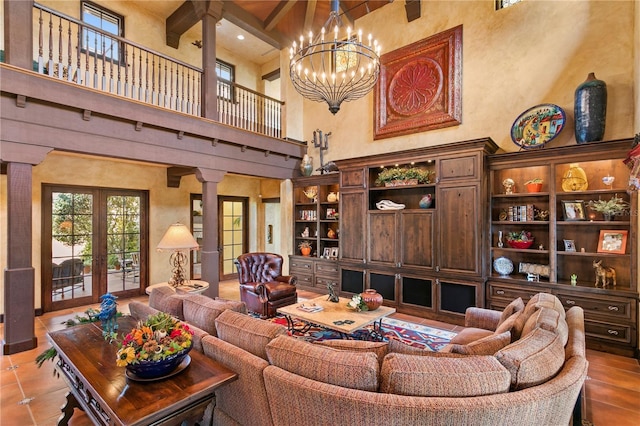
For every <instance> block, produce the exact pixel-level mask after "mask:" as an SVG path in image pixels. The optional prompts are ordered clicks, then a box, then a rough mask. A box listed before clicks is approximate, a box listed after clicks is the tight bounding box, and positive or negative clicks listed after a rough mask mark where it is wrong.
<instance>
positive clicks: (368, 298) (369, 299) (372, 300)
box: [360, 288, 382, 311]
mask: <svg viewBox="0 0 640 426" xmlns="http://www.w3.org/2000/svg"><path fill="white" fill-rule="evenodd" d="M360 296H362V301H363V302H364V304H365V305H367V309H369V310H370V311H375V310H376V309H378V308H379V307H380V306H381V305H382V295H381V294H380V293H378V292H377V291H375V290H374V289H372V288H369V289H367V290H365V291H364V293H361V294H360Z"/></svg>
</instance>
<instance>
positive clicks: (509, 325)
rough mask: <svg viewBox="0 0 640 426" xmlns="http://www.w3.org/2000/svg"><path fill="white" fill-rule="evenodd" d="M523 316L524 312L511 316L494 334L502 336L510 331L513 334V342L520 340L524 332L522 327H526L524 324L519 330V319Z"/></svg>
mask: <svg viewBox="0 0 640 426" xmlns="http://www.w3.org/2000/svg"><path fill="white" fill-rule="evenodd" d="M522 314H523V311H518V312H516V313H514V314H513V315H511V316H510V317H509V318H507V319H506V320H505V321H503V322H502V324H500V325H499V326H498V328H496V331H495V333H494V334H502V333H504V332H505V331H508V332H509V333H511V341H512V342H513V341H515V340H517V339H519V338H520V334H521V332H522V326H524V324H522V325H521V326H520V329H518V325H519V321H518V319H519V318H520V317H521V316H522ZM516 336H517V337H516Z"/></svg>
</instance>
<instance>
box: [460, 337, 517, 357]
mask: <svg viewBox="0 0 640 426" xmlns="http://www.w3.org/2000/svg"><path fill="white" fill-rule="evenodd" d="M509 343H511V333H510V332H509V331H505V332H504V333H500V334H497V333H496V334H492V335H491V336H487V337H483V338H482V339H480V340H476V341H475V342H471V343H468V344H466V345H451V349H450V352H451V353H454V354H463V355H493V354H495V353H496V352H498V351H499V350H500V349H502V348H504V347H505V346H507V345H508V344H509Z"/></svg>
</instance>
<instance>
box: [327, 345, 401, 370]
mask: <svg viewBox="0 0 640 426" xmlns="http://www.w3.org/2000/svg"><path fill="white" fill-rule="evenodd" d="M391 340H395V339H391ZM314 343H315V344H317V345H322V346H328V347H330V348H333V349H339V350H341V351H352V352H371V353H374V354H376V357H378V364H379V365H380V367H382V361H383V360H384V357H385V356H387V353H388V352H389V342H369V341H366V340H345V339H330V340H320V341H316V342H314ZM405 346H406V345H405Z"/></svg>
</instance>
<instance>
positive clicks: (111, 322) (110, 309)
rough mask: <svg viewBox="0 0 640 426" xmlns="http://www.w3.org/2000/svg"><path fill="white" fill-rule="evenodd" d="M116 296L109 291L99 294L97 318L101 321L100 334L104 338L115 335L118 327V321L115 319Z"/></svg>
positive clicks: (116, 311) (116, 310)
mask: <svg viewBox="0 0 640 426" xmlns="http://www.w3.org/2000/svg"><path fill="white" fill-rule="evenodd" d="M116 299H117V297H116V296H114V295H113V294H111V293H106V294H103V295H102V296H100V300H101V301H102V302H100V313H99V314H98V319H100V321H102V335H103V336H104V337H105V338H106V337H109V336H113V335H115V331H116V330H117V329H118V323H117V321H116V319H117V314H118V302H116Z"/></svg>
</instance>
